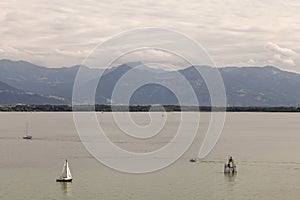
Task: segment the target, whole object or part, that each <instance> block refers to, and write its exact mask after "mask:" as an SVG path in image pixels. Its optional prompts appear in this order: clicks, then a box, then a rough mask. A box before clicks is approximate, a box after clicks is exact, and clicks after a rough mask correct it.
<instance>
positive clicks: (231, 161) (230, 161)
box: [228, 156, 233, 164]
mask: <svg viewBox="0 0 300 200" xmlns="http://www.w3.org/2000/svg"><path fill="white" fill-rule="evenodd" d="M230 163H232V164H233V158H232V156H230V157H229V160H228V164H230Z"/></svg>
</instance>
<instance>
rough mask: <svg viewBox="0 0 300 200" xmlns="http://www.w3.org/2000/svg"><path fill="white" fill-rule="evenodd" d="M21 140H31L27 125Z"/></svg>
mask: <svg viewBox="0 0 300 200" xmlns="http://www.w3.org/2000/svg"><path fill="white" fill-rule="evenodd" d="M23 139H25V140H31V139H32V136H31V135H29V134H28V123H27V124H26V132H25V135H24V136H23Z"/></svg>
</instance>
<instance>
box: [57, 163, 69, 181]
mask: <svg viewBox="0 0 300 200" xmlns="http://www.w3.org/2000/svg"><path fill="white" fill-rule="evenodd" d="M56 182H72V174H71V171H70V168H69V163H68V161H67V160H66V161H65V163H64V167H63V170H62V174H61V176H60V177H59V178H57V179H56Z"/></svg>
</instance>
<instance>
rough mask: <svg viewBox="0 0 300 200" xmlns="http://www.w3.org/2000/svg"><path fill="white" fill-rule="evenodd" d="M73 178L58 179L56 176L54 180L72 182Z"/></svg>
mask: <svg viewBox="0 0 300 200" xmlns="http://www.w3.org/2000/svg"><path fill="white" fill-rule="evenodd" d="M72 180H73V179H60V178H57V179H56V182H72Z"/></svg>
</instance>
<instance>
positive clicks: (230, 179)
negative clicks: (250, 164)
mask: <svg viewBox="0 0 300 200" xmlns="http://www.w3.org/2000/svg"><path fill="white" fill-rule="evenodd" d="M235 178H236V174H224V179H225V181H226V182H229V183H234V182H235Z"/></svg>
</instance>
